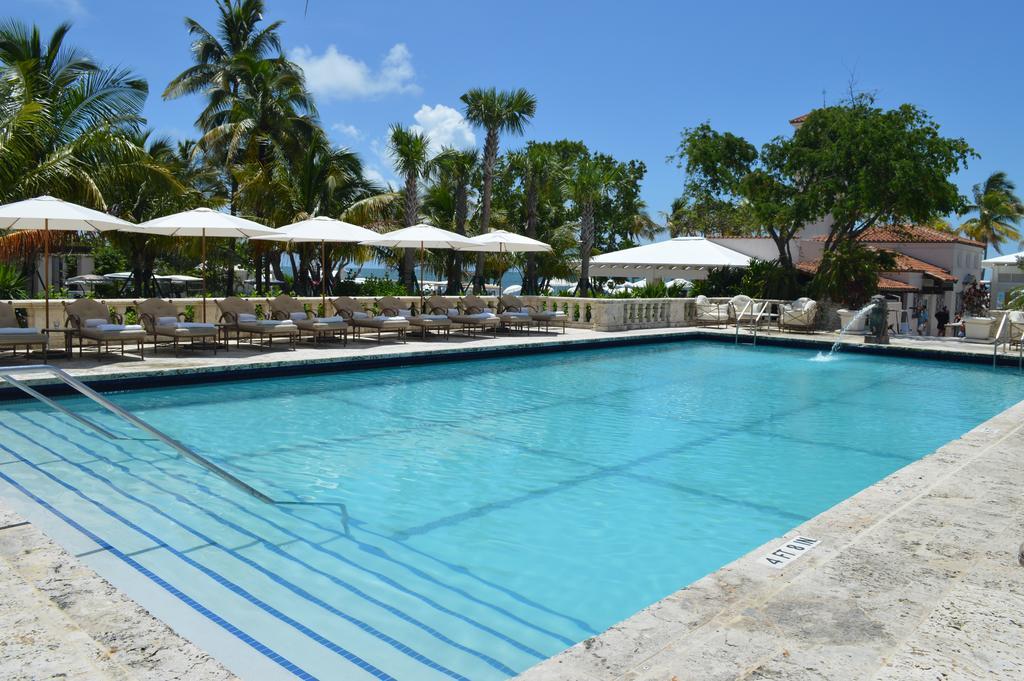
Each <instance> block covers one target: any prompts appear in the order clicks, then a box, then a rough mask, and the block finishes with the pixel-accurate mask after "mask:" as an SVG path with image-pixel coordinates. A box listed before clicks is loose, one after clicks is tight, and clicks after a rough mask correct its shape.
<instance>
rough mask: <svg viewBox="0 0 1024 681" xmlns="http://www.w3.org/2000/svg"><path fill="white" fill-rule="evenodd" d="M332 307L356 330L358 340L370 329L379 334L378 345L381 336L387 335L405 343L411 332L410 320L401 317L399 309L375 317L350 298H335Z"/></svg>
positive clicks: (391, 309) (386, 310)
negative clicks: (365, 330) (364, 331)
mask: <svg viewBox="0 0 1024 681" xmlns="http://www.w3.org/2000/svg"><path fill="white" fill-rule="evenodd" d="M331 305H333V306H334V309H335V310H337V311H338V314H339V315H341V316H342V318H344V319H345V321H346V322H348V324H349V326H351V327H352V328H353V329H354V330H355V335H356V338H359V337H360V336H361V335H362V333H361V332H362V330H363V329H369V330H370V331H376V332H377V343H378V344H380V342H381V335H382V334H385V333H394V334H395V335H397V336H398V339H399V340H400V341H402V342H403V343H404V342H405V336H406V334H407V333H408V332H409V320H408V319H406V318H405V317H403V316H402V315H400V314H399V310H398V309H396V308H387V309H382V310H381V313H380V314H378V315H375V314H373V313H372V312H370V311H369V310H367V309H366V308H365V307H363V305H362V303H360V302H359V301H358V300H355V299H354V298H349V297H348V296H341V297H340V298H335V299H334V300H332V301H331Z"/></svg>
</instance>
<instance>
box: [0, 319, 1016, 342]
mask: <svg viewBox="0 0 1024 681" xmlns="http://www.w3.org/2000/svg"><path fill="white" fill-rule="evenodd" d="M1006 315H1007V316H1008V317H1009V319H1008V320H1007V321H1008V322H1009V329H1010V347H1011V348H1015V347H1017V346H1018V345H1020V344H1021V343H1022V342H1024V311H1021V310H1010V311H1009V312H1007V313H1006ZM0 323H2V322H0Z"/></svg>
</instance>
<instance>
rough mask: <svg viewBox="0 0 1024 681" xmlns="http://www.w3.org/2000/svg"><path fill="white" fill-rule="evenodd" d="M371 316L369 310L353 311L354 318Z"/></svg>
mask: <svg viewBox="0 0 1024 681" xmlns="http://www.w3.org/2000/svg"><path fill="white" fill-rule="evenodd" d="M369 318H370V313H369V312H353V313H352V319H369Z"/></svg>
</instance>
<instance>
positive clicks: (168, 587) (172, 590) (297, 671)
mask: <svg viewBox="0 0 1024 681" xmlns="http://www.w3.org/2000/svg"><path fill="white" fill-rule="evenodd" d="M0 447H3V446H2V445H0ZM3 449H4V450H6V451H7V452H10V451H11V450H9V449H7V448H6V447H3ZM18 458H19V459H20V458H21V457H18ZM0 479H2V480H3V481H4V482H6V483H7V484H9V485H10V486H11V487H14V488H15V489H16V490H18V491H19V492H21V493H22V494H24V495H25V496H27V497H28V498H30V499H32V501H34V502H36V503H37V504H39V505H40V506H42V507H43V508H45V509H46V510H47V511H49V512H50V513H52V514H53V515H55V516H57V517H58V518H60V519H61V520H62V521H63V522H65V523H67V524H68V525H70V526H71V527H73V528H75V529H76V530H77V531H79V532H81V533H82V534H84V535H85V536H86V537H88V538H89V539H90V540H92V541H94V542H96V544H97V545H99V547H100V548H102V549H104V550H106V551H109V552H110V554H111V555H112V556H115V557H116V558H118V559H119V560H121V561H122V562H124V563H125V564H126V565H128V566H129V567H131V568H132V569H133V570H135V571H136V572H138V573H139V574H141V575H142V576H144V577H146V578H148V579H151V580H152V581H153V583H154V584H156V585H157V586H159V587H160V588H161V589H164V590H165V591H167V592H168V593H169V594H171V595H172V596H174V597H175V598H177V599H178V600H180V601H181V602H182V603H184V604H185V605H187V606H188V607H190V608H192V609H193V610H195V611H196V612H197V613H199V614H200V615H202V616H203V617H206V618H207V619H209V620H210V621H211V622H213V623H215V624H216V625H217V626H219V627H221V628H222V629H224V631H226V632H228V633H229V634H231V635H232V636H235V637H237V638H238V639H239V640H240V641H242V642H243V643H245V644H246V645H249V646H252V647H253V648H254V649H255V650H257V651H258V652H260V653H262V654H263V655H266V656H267V657H268V658H270V659H271V660H273V661H274V662H276V663H277V664H279V665H281V666H282V667H283V668H284V669H286V670H288V671H289V672H291V673H292V674H294V675H295V676H297V677H299V678H300V679H307V680H308V681H316V677H315V676H313V675H312V674H310V673H308V672H307V671H305V670H304V669H302V668H301V667H299V666H298V665H296V664H295V663H294V662H292V661H291V660H289V659H288V658H286V657H284V656H283V655H281V654H280V653H278V652H277V651H275V650H274V649H273V648H271V647H270V646H268V645H266V644H264V643H261V642H260V641H257V640H256V639H254V638H253V637H252V636H250V635H249V634H247V633H245V632H244V631H243V630H241V629H239V628H238V627H236V626H235V625H233V624H231V623H230V622H228V621H227V620H226V619H224V618H223V617H221V616H220V615H218V614H217V613H215V612H213V611H211V610H210V609H209V608H207V607H206V606H204V605H203V604H202V603H199V602H197V601H196V600H195V599H193V598H192V597H191V596H189V595H188V594H186V593H183V592H182V591H181V590H180V589H178V588H177V587H175V586H173V585H172V584H170V583H168V582H167V581H166V580H164V579H163V578H162V577H160V576H159V575H157V574H156V573H154V572H153V571H152V570H150V569H149V568H147V567H145V566H144V565H142V564H140V563H139V562H138V561H137V560H135V559H134V558H132V557H130V556H127V555H125V554H124V553H122V552H121V551H120V550H118V549H117V548H116V547H115V546H113V545H111V544H110V543H108V542H106V541H104V540H103V539H101V538H100V537H99V536H97V535H96V534H94V533H93V532H91V531H90V530H89V529H87V528H86V527H84V526H82V525H81V524H79V523H77V522H76V521H75V520H74V519H73V518H71V517H70V516H68V515H66V514H64V513H62V512H61V511H59V510H58V509H56V508H55V507H54V506H52V505H51V504H50V503H49V502H48V501H46V500H45V499H43V498H41V497H39V496H36V495H35V494H34V493H33V492H32V491H30V490H29V489H28V488H26V487H24V486H23V485H22V484H21V483H19V482H18V481H17V480H15V479H14V478H12V477H10V476H8V475H6V474H5V473H4V472H3V471H2V470H0ZM379 678H382V679H383V678H390V677H387V676H381V677H379Z"/></svg>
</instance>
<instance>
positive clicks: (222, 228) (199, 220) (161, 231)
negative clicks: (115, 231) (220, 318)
mask: <svg viewBox="0 0 1024 681" xmlns="http://www.w3.org/2000/svg"><path fill="white" fill-rule="evenodd" d="M121 231H122V232H137V233H139V234H152V235H156V236H181V237H200V238H201V239H202V240H203V255H202V258H203V298H206V269H207V268H206V237H219V238H226V239H247V238H249V237H253V236H261V235H264V234H273V233H274V230H273V229H271V228H270V227H264V226H263V225H261V224H260V223H258V222H253V221H252V220H246V219H245V218H240V217H238V216H237V215H231V214H230V213H224V212H221V211H219V210H213V209H212V208H193V209H192V210H186V211H182V212H180V213H174V214H173V215H165V216H163V217H160V218H154V219H153V220H147V221H146V222H142V223H139V224H137V225H130V226H129V227H128V228H126V229H125V228H122V229H121ZM203 321H204V322H205V321H206V304H205V303H204V304H203Z"/></svg>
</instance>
